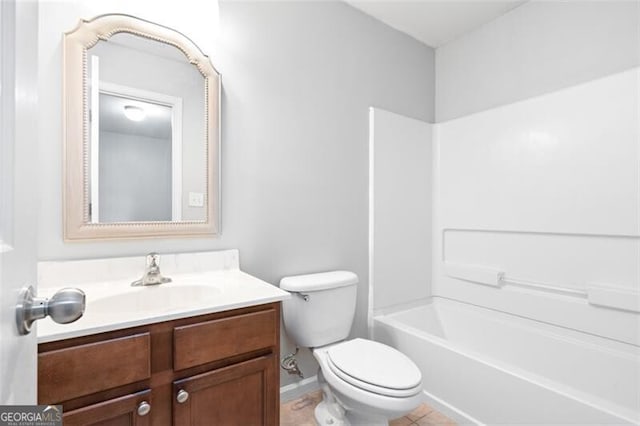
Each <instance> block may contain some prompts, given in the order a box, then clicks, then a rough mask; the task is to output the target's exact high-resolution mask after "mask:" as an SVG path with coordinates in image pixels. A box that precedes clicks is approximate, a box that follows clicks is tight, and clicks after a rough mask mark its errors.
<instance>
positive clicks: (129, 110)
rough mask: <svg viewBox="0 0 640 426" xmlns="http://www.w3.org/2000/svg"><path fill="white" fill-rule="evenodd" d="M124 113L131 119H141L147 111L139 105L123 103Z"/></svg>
mask: <svg viewBox="0 0 640 426" xmlns="http://www.w3.org/2000/svg"><path fill="white" fill-rule="evenodd" d="M124 115H125V116H126V117H127V118H128V119H129V120H131V121H142V120H144V118H145V117H146V116H147V113H146V112H145V110H143V109H142V108H140V107H137V106H134V105H125V106H124Z"/></svg>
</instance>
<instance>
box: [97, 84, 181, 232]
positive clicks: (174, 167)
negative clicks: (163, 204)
mask: <svg viewBox="0 0 640 426" xmlns="http://www.w3.org/2000/svg"><path fill="white" fill-rule="evenodd" d="M100 93H107V94H110V95H116V96H126V97H127V98H130V99H134V100H138V101H143V102H152V103H155V104H160V105H165V106H168V107H171V221H172V222H180V221H181V220H182V120H183V116H182V98H179V97H177V96H171V95H167V94H164V93H158V92H152V91H150V90H142V89H138V88H136V87H129V86H123V85H121V84H116V83H111V82H106V81H101V82H100ZM92 103H93V102H92ZM92 107H93V106H92ZM94 118H95V117H94ZM92 129H93V127H92ZM92 137H93V133H92ZM92 150H93V144H92ZM91 160H92V169H93V154H92V155H91ZM91 179H92V184H91V187H92V190H93V173H92V176H91ZM91 198H92V199H93V191H92V193H91ZM92 202H93V201H92ZM92 222H93V221H92Z"/></svg>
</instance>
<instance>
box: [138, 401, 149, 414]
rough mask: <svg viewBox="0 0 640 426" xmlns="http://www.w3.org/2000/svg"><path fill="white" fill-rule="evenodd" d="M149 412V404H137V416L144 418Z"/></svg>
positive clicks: (145, 402)
mask: <svg viewBox="0 0 640 426" xmlns="http://www.w3.org/2000/svg"><path fill="white" fill-rule="evenodd" d="M150 412H151V404H149V403H148V402H147V401H142V402H141V403H140V404H138V415H139V416H146V415H147V414H149V413H150Z"/></svg>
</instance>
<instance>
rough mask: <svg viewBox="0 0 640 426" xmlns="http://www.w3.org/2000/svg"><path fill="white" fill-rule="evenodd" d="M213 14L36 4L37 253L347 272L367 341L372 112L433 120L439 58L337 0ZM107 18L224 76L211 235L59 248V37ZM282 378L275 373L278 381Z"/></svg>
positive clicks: (178, 8) (269, 273)
mask: <svg viewBox="0 0 640 426" xmlns="http://www.w3.org/2000/svg"><path fill="white" fill-rule="evenodd" d="M214 6H215V3H214V2H198V1H195V2H189V1H182V2H174V3H163V4H162V6H161V7H159V6H158V3H157V2H145V1H135V2H125V1H122V2H115V1H92V2H86V1H79V0H78V1H75V2H65V3H56V2H48V1H43V2H42V3H40V7H41V13H40V34H39V60H40V67H39V78H40V84H39V96H40V110H41V112H42V113H41V116H40V117H39V118H40V120H41V126H40V130H39V133H40V138H39V150H40V158H41V161H40V162H39V163H38V169H39V173H40V180H41V182H42V188H41V193H40V194H39V198H40V213H39V221H38V225H39V257H40V259H41V260H47V259H72V258H89V257H104V256H127V255H137V254H144V253H147V252H150V251H153V250H156V251H159V252H160V253H162V252H185V251H197V250H215V249H222V248H239V249H240V256H241V267H242V268H243V269H244V270H245V271H247V272H249V273H252V274H254V275H256V276H258V277H260V278H262V279H264V280H266V281H269V282H272V283H277V282H278V281H279V280H280V278H281V277H283V276H286V275H292V274H299V273H306V272H315V271H326V270H331V269H348V270H353V271H354V272H356V273H357V274H358V276H359V277H360V286H359V297H358V313H357V315H356V321H355V327H354V329H353V332H354V334H356V335H364V334H365V332H366V306H367V288H368V262H367V245H368V239H367V236H368V228H367V217H368V201H367V188H368V173H367V171H368V163H367V154H368V140H367V129H368V125H367V120H368V107H369V106H371V105H375V106H379V107H382V108H385V109H388V110H392V111H396V112H398V113H400V114H403V115H406V116H409V117H415V118H419V119H422V120H426V121H433V97H434V92H433V59H434V52H433V50H432V49H430V48H427V47H425V46H424V45H422V44H420V43H419V42H417V41H415V40H413V39H412V38H410V37H408V36H405V35H403V34H401V33H399V32H397V31H395V30H393V29H391V28H389V27H387V26H385V25H383V24H381V23H379V22H377V21H375V20H374V19H373V18H370V17H368V16H366V15H364V14H363V13H361V12H359V11H356V10H355V9H353V8H351V7H350V6H347V5H346V4H344V3H341V2H300V3H298V2H222V3H221V4H220V28H219V31H216V29H217V26H216V23H215V22H214V20H213V17H214V15H215V10H213V8H214ZM113 11H118V12H124V13H130V14H134V15H138V16H141V17H143V18H146V19H149V20H152V21H156V22H159V23H161V24H164V25H169V26H171V27H174V28H176V29H178V30H180V31H183V32H184V33H185V34H188V35H189V36H190V37H191V38H192V39H193V40H194V41H195V42H196V43H197V44H198V45H199V46H200V47H201V48H202V49H203V50H204V51H205V52H207V53H209V54H210V56H211V58H212V61H213V63H214V65H215V66H216V67H217V68H218V70H219V71H220V72H221V73H222V86H223V94H222V95H223V99H222V237H221V238H219V239H211V238H200V239H165V240H141V241H110V242H100V243H73V244H65V243H64V242H63V240H62V205H61V199H62V196H61V188H62V166H61V159H62V140H61V135H62V129H61V123H62V116H61V111H60V105H61V99H62V92H61V83H60V82H61V81H62V78H61V69H62V55H61V47H62V46H61V41H62V32H63V31H67V30H69V29H71V28H73V27H74V26H75V24H76V23H77V21H78V19H79V18H80V17H91V16H94V15H97V14H100V13H106V12H113ZM25 167H26V166H25ZM29 167H31V168H33V167H32V165H29ZM141 267H142V265H141ZM287 349H291V348H290V347H289V346H285V347H284V348H283V350H287ZM302 368H303V370H304V372H305V374H307V375H309V376H310V375H313V374H315V372H316V368H317V367H316V364H315V361H314V360H313V359H312V357H310V356H309V355H308V354H307V353H305V354H303V356H302ZM291 380H292V379H290V378H288V377H283V384H286V383H287V382H290V381H291Z"/></svg>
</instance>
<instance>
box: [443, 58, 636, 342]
mask: <svg viewBox="0 0 640 426" xmlns="http://www.w3.org/2000/svg"><path fill="white" fill-rule="evenodd" d="M638 111H640V69H637V68H636V69H633V70H630V71H625V72H622V73H619V74H615V75H612V76H609V77H605V78H602V79H598V80H595V81H592V82H589V83H584V84H581V85H578V86H574V87H571V88H567V89H563V90H560V91H558V92H555V93H550V94H547V95H543V96H540V97H536V98H533V99H528V100H526V101H522V102H518V103H515V104H512V105H507V106H503V107H499V108H496V109H492V110H488V111H484V112H481V113H477V114H473V115H470V116H467V117H463V118H460V119H456V120H451V121H448V122H446V123H442V124H438V125H437V127H436V132H437V133H436V134H437V136H436V141H437V142H436V143H437V146H438V150H439V154H438V159H437V164H438V165H437V167H438V178H439V182H438V185H437V186H436V193H437V203H436V204H437V206H438V207H437V212H436V216H437V219H436V221H437V227H436V235H437V238H436V239H435V247H436V250H438V259H439V262H438V264H437V265H436V269H437V274H436V280H435V285H434V294H436V295H440V296H446V297H450V298H455V299H458V300H462V301H465V302H469V303H473V304H476V305H482V306H487V307H490V308H492V309H498V310H501V311H504V312H509V313H513V314H517V315H520V316H525V317H529V318H533V319H537V320H541V321H544V322H547V323H552V324H557V325H562V326H565V327H569V328H573V329H576V330H580V331H585V332H588V333H592V334H596V335H600V336H603V337H608V338H611V339H615V340H619V341H623V342H629V343H634V344H638V343H640V340H639V339H640V313H639V312H640V129H639V127H638ZM447 264H453V265H471V266H475V267H477V266H480V267H483V268H491V269H494V270H497V271H502V272H505V273H506V276H507V279H514V280H517V281H525V282H527V283H534V284H535V283H538V284H540V283H541V284H544V285H549V286H552V287H555V288H557V291H549V290H544V289H539V288H531V287H528V286H521V285H505V286H503V287H502V288H500V287H497V286H496V284H497V282H494V283H493V285H494V286H491V285H481V284H479V283H478V282H473V281H474V280H473V279H471V280H465V279H459V278H460V277H459V276H457V275H455V274H454V275H452V274H451V273H450V272H449V270H448V269H447ZM485 284H491V283H489V282H487V283H485ZM592 284H597V285H600V286H603V287H604V289H605V292H607V295H606V299H607V300H609V301H611V300H613V301H614V302H615V303H613V304H612V305H611V306H609V307H602V306H596V305H595V304H594V303H593V302H594V300H593V299H592V296H593V292H592V290H591V286H592ZM576 291H577V292H586V293H588V296H587V295H586V294H584V295H580V294H577V293H575V292H576ZM587 297H588V298H589V300H588V299H587ZM614 299H617V301H616V300H614ZM590 302H591V303H590ZM599 304H600V303H599ZM634 306H635V307H634ZM619 308H624V309H625V310H620V309H619ZM633 310H635V311H636V312H633Z"/></svg>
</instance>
